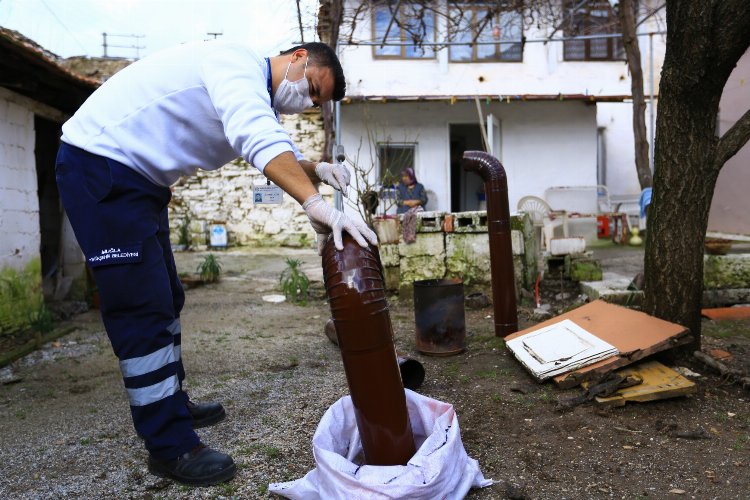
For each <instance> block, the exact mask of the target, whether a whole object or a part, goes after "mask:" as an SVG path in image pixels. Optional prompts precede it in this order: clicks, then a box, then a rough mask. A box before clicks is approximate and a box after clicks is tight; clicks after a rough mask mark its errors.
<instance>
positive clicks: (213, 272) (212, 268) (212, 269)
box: [198, 253, 221, 283]
mask: <svg viewBox="0 0 750 500" xmlns="http://www.w3.org/2000/svg"><path fill="white" fill-rule="evenodd" d="M198 273H200V276H201V279H202V280H203V281H205V282H206V283H216V282H217V281H219V278H220V277H221V264H220V263H219V259H217V258H216V256H215V255H214V254H212V253H210V254H208V255H206V258H205V259H203V262H201V263H200V264H198Z"/></svg>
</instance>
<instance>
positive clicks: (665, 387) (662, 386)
mask: <svg viewBox="0 0 750 500" xmlns="http://www.w3.org/2000/svg"><path fill="white" fill-rule="evenodd" d="M617 373H619V374H622V375H637V376H639V377H640V378H642V379H643V382H642V383H641V384H638V385H634V386H632V387H627V388H625V389H620V390H619V391H617V392H616V393H614V394H613V395H611V396H609V397H606V398H602V397H597V398H596V402H597V404H600V405H603V406H625V404H626V403H628V402H638V403H645V402H646V401H657V400H660V399H668V398H675V397H678V396H685V395H687V394H693V393H695V391H696V387H695V383H694V382H691V381H690V380H688V379H686V378H685V377H683V376H682V375H680V374H679V373H677V372H676V371H674V370H672V369H671V368H669V367H667V366H664V365H663V364H661V363H659V362H658V361H646V362H644V363H640V364H638V365H635V366H629V367H627V368H623V369H621V370H617Z"/></svg>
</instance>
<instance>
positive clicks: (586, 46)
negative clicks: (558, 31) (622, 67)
mask: <svg viewBox="0 0 750 500" xmlns="http://www.w3.org/2000/svg"><path fill="white" fill-rule="evenodd" d="M564 5H565V15H566V17H567V19H566V22H565V31H564V32H565V36H566V37H573V36H586V35H613V34H618V33H620V25H619V22H618V20H617V16H616V15H615V13H614V12H613V11H612V7H611V6H610V4H609V2H608V1H606V0H590V1H588V2H583V5H581V1H580V0H565V4H564ZM563 56H564V59H565V60H566V61H619V60H622V59H624V57H625V51H624V49H623V46H622V38H590V39H585V40H566V41H565V42H563Z"/></svg>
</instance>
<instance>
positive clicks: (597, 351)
mask: <svg viewBox="0 0 750 500" xmlns="http://www.w3.org/2000/svg"><path fill="white" fill-rule="evenodd" d="M506 345H507V346H508V349H510V351H511V352H512V353H513V354H514V355H515V357H516V358H517V359H518V360H519V361H520V362H521V363H522V364H523V365H524V366H525V367H526V368H527V369H528V370H529V371H530V372H531V373H532V375H533V376H534V378H536V379H537V380H539V381H543V380H546V379H548V378H550V377H553V376H555V375H558V374H560V373H566V372H569V371H571V370H573V369H576V368H581V367H583V366H587V365H590V364H592V363H596V362H597V361H599V360H601V359H604V358H608V357H610V356H612V355H614V354H617V349H616V348H615V347H614V346H612V345H610V344H608V343H607V342H605V341H603V340H601V339H600V338H598V337H597V336H595V335H592V334H591V333H589V332H587V331H586V330H584V329H583V328H581V327H580V326H578V325H577V324H575V323H574V322H572V321H570V320H568V319H564V320H562V321H559V322H557V323H555V324H552V325H549V326H546V327H543V328H540V329H537V330H534V331H532V332H529V333H527V334H526V335H522V336H520V337H516V338H515V339H513V340H511V341H508V342H507V344H506Z"/></svg>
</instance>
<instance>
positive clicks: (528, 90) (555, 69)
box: [341, 2, 665, 96]
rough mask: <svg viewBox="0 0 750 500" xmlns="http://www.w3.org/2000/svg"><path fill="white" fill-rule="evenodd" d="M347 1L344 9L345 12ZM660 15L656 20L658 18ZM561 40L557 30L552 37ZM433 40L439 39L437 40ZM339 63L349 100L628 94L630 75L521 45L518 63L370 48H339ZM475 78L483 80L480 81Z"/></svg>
mask: <svg viewBox="0 0 750 500" xmlns="http://www.w3.org/2000/svg"><path fill="white" fill-rule="evenodd" d="M351 6H352V5H351V2H349V8H351ZM660 16H661V17H660ZM662 18H663V11H662V13H661V14H660V15H657V16H654V17H652V18H650V19H649V20H648V21H646V22H645V23H643V24H642V25H641V26H640V27H639V31H640V32H643V33H648V32H651V31H655V30H659V29H662V28H663V23H662ZM445 31H446V27H445V21H444V19H442V18H438V32H439V33H440V32H442V33H445ZM550 32H551V30H550V29H549V28H546V27H542V28H541V29H538V28H537V27H536V26H531V27H527V29H526V31H525V33H524V34H525V36H526V37H527V38H528V39H539V38H545V37H548V36H549V33H550ZM560 36H562V32H561V31H558V32H557V33H556V34H555V37H558V38H559V37H560ZM373 37H374V33H373V32H372V28H371V23H370V20H369V19H367V20H364V21H361V22H359V23H358V25H357V29H356V31H355V33H354V39H355V40H372V39H373ZM439 39H442V38H441V37H439ZM639 42H640V46H641V51H642V56H643V63H644V71H645V73H646V74H645V75H644V78H645V82H646V91H647V92H648V82H649V75H650V73H649V70H648V55H649V53H648V49H649V41H648V37H640V38H639ZM664 50H665V37H664V35H657V36H655V37H654V62H655V64H654V68H655V70H654V74H655V75H656V76H657V78H656V85H657V89H656V90H657V92H658V75H659V74H660V73H661V65H662V62H663V59H664ZM341 61H342V64H343V66H344V68H345V71H346V77H347V94H348V95H350V96H363V95H365V96H366V95H369V96H373V95H386V96H416V95H420V96H428V95H467V94H469V95H471V94H480V95H517V94H518V95H520V94H558V93H563V94H589V95H597V96H606V95H630V75H629V74H628V68H627V65H626V63H625V61H602V62H580V61H564V60H563V44H562V43H560V42H551V43H546V44H545V43H527V44H526V46H525V47H524V53H523V62H491V63H451V62H449V61H448V50H447V49H442V50H440V51H439V52H438V54H437V57H436V58H434V59H409V60H398V59H395V60H394V59H375V58H373V47H371V46H346V45H344V46H342V48H341ZM480 77H481V78H482V79H483V81H481V82H480Z"/></svg>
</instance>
